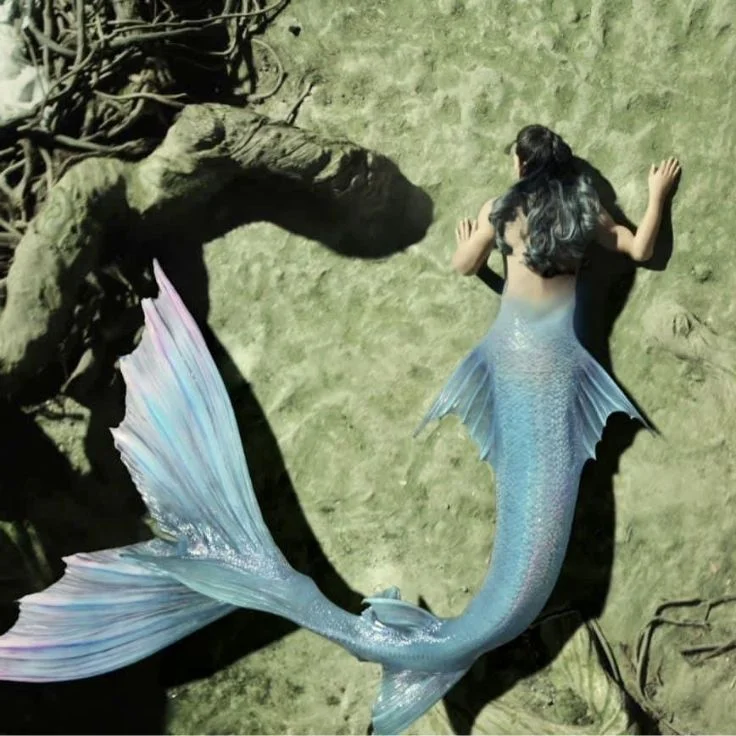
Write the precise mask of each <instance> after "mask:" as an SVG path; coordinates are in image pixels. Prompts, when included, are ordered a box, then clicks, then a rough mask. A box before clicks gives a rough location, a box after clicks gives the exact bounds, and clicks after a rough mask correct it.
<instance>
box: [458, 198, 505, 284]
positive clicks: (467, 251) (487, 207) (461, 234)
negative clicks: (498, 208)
mask: <svg viewBox="0 0 736 736" xmlns="http://www.w3.org/2000/svg"><path fill="white" fill-rule="evenodd" d="M493 202H494V200H492V199H491V200H489V201H488V202H486V203H485V204H484V205H483V206H482V207H481V208H480V212H479V213H478V219H477V220H476V221H475V222H471V221H470V220H469V219H468V218H465V219H464V220H460V222H459V223H458V226H457V229H456V230H455V239H456V240H457V249H456V250H455V253H454V255H453V256H452V267H453V268H454V269H455V270H456V271H458V272H459V273H461V274H463V275H464V276H472V275H474V274H476V273H478V270H479V269H480V267H481V266H482V265H483V264H484V263H485V262H486V261H487V260H488V256H489V255H490V253H491V250H492V249H493V243H494V240H495V238H496V233H495V230H494V229H493V225H491V221H490V219H489V218H490V215H491V209H492V208H493Z"/></svg>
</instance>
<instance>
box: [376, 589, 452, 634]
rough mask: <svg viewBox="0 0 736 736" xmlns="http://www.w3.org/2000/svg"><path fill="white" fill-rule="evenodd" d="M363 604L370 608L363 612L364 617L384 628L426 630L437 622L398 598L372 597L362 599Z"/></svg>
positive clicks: (434, 617)
mask: <svg viewBox="0 0 736 736" xmlns="http://www.w3.org/2000/svg"><path fill="white" fill-rule="evenodd" d="M390 592H391V591H390ZM363 603H367V604H368V605H369V606H370V607H369V608H368V609H367V610H366V611H363V613H364V614H365V615H366V617H368V618H373V619H375V620H376V621H379V622H380V623H382V624H385V625H386V626H394V627H396V628H399V629H427V628H428V627H434V626H435V625H436V624H437V622H438V619H437V617H436V616H434V615H433V614H431V613H429V612H428V611H425V610H424V609H423V608H420V607H419V606H415V605H414V604H413V603H408V602H407V601H402V600H399V599H398V598H393V597H383V596H372V597H370V598H364V599H363Z"/></svg>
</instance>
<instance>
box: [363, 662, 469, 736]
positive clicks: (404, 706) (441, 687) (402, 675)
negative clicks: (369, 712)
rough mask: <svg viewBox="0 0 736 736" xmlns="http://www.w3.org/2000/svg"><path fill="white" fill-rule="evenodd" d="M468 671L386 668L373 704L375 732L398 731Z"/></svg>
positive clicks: (419, 714) (429, 706)
mask: <svg viewBox="0 0 736 736" xmlns="http://www.w3.org/2000/svg"><path fill="white" fill-rule="evenodd" d="M466 672H467V670H466V669H464V670H460V671H459V672H418V671H415V670H395V669H393V668H391V667H384V668H383V680H382V682H381V692H380V694H379V696H378V700H377V701H376V703H375V705H374V706H373V733H375V734H398V733H401V732H402V731H405V730H406V729H407V728H408V727H409V726H411V724H412V723H414V721H416V720H417V719H418V718H421V716H423V715H424V714H425V713H426V712H427V711H428V710H429V709H430V708H431V707H432V706H433V705H434V704H435V703H437V702H438V701H439V700H440V698H442V697H443V696H444V695H445V693H447V691H448V690H449V689H450V688H451V687H452V686H453V685H454V684H455V683H456V682H457V681H458V680H459V679H460V678H461V677H462V676H463V675H464V674H465V673H466Z"/></svg>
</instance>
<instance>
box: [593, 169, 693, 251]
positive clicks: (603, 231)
mask: <svg viewBox="0 0 736 736" xmlns="http://www.w3.org/2000/svg"><path fill="white" fill-rule="evenodd" d="M679 173H680V163H679V162H678V160H677V159H675V158H670V159H668V160H666V161H662V163H661V164H660V166H659V168H657V167H656V166H654V165H652V167H651V169H650V170H649V202H648V204H647V210H646V212H645V213H644V217H643V218H642V221H641V224H640V225H639V227H638V228H637V231H636V235H634V233H633V232H631V230H629V228H627V227H625V226H624V225H617V224H616V223H615V222H614V221H613V218H612V217H611V215H610V214H608V212H606V210H604V209H601V216H600V219H599V220H598V227H597V229H596V240H597V241H598V242H599V243H600V244H601V245H602V246H603V247H604V248H608V249H609V250H615V251H618V252H619V253H626V255H628V256H629V257H630V258H632V259H633V260H634V261H637V262H638V263H643V262H644V261H648V260H649V259H650V258H651V257H652V255H653V254H654V244H655V243H656V241H657V235H658V234H659V226H660V223H661V222H662V211H663V209H664V204H665V202H666V200H667V195H668V194H669V192H670V190H671V189H672V186H673V184H674V183H675V180H676V179H677V176H678V175H679Z"/></svg>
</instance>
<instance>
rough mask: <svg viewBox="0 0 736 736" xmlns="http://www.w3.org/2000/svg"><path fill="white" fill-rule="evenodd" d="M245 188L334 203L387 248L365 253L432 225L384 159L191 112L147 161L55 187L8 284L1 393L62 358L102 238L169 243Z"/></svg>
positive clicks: (218, 112)
mask: <svg viewBox="0 0 736 736" xmlns="http://www.w3.org/2000/svg"><path fill="white" fill-rule="evenodd" d="M238 181H243V182H247V181H253V182H256V183H257V188H260V189H263V187H265V186H267V185H268V182H272V183H273V182H274V181H280V182H286V183H287V184H288V186H290V187H293V188H296V190H298V191H303V192H308V193H309V195H310V196H314V197H315V198H316V199H317V200H318V201H321V202H325V203H327V204H328V205H329V206H330V207H331V208H332V211H336V212H338V213H339V214H340V217H341V218H342V221H343V235H344V236H345V237H346V238H348V239H352V240H353V241H354V242H355V243H364V244H365V243H368V242H370V243H379V244H381V247H380V248H377V249H374V251H373V252H371V253H368V252H363V253H362V255H373V256H380V255H387V254H388V252H391V251H392V250H398V249H399V248H400V247H405V246H406V245H409V244H410V243H411V242H415V241H416V240H417V239H419V238H420V237H421V236H422V235H423V233H424V231H425V230H426V227H427V226H428V224H429V220H430V219H431V203H430V201H429V198H428V197H427V196H426V195H424V194H423V192H421V190H419V189H418V188H417V187H414V186H413V185H412V184H410V183H409V182H408V181H407V180H406V179H405V178H404V177H403V176H402V175H401V173H400V172H399V170H398V168H397V167H396V166H395V165H394V164H393V163H392V162H391V161H389V160H388V159H386V158H385V157H383V156H380V155H377V154H374V153H371V152H369V151H367V150H365V149H363V148H361V147H359V146H357V145H355V144H353V143H350V142H349V141H344V140H343V141H341V140H325V139H323V138H321V137H320V136H318V135H314V134H311V133H308V132H306V131H304V130H301V129H299V128H296V127H293V126H291V125H288V124H286V123H282V122H274V121H272V120H270V119H268V118H266V117H263V116H261V115H258V114H256V113H254V112H252V111H251V110H248V109H239V108H233V107H229V106H225V105H191V106H188V107H186V108H185V109H184V110H183V111H182V113H181V114H180V116H179V118H178V119H177V121H176V122H175V123H174V125H173V126H172V127H171V128H170V129H169V132H168V134H167V135H166V138H165V139H164V141H163V142H162V143H161V145H160V146H159V147H158V148H157V149H156V150H155V151H154V152H153V153H151V154H150V155H149V156H148V157H147V158H145V159H143V160H141V161H139V162H137V163H126V162H122V161H119V160H115V159H109V158H104V159H100V158H90V159H86V160H84V161H81V162H80V163H78V164H77V165H76V166H74V167H73V168H71V169H70V170H69V171H68V172H67V173H66V174H65V175H64V176H63V177H62V178H61V179H60V180H59V181H58V182H57V183H56V185H55V186H54V187H53V188H52V190H51V192H50V194H49V197H48V200H47V203H46V205H45V206H44V207H43V208H42V209H41V210H40V211H39V213H38V214H37V216H36V217H35V218H34V219H33V220H32V222H31V224H30V226H29V228H28V230H27V232H26V233H25V234H24V236H23V238H22V239H21V241H20V242H19V244H18V246H17V249H16V251H15V255H14V259H13V263H12V266H11V268H10V271H9V273H8V276H7V280H6V284H5V286H6V293H7V298H6V303H5V307H4V309H3V311H2V313H1V314H0V391H1V392H2V393H5V394H6V395H7V394H13V393H14V392H15V391H17V390H18V389H20V388H21V387H22V386H23V385H24V384H25V383H27V382H28V381H29V379H32V378H33V377H34V376H36V375H37V374H38V373H39V372H40V371H41V370H42V369H43V368H44V366H46V365H47V364H48V363H49V362H50V361H53V360H54V359H56V358H58V353H59V345H60V344H61V343H62V342H63V340H64V337H65V335H66V334H67V332H68V330H69V328H70V322H71V321H72V317H73V311H74V308H75V304H76V301H77V297H78V293H79V288H80V286H81V285H82V284H83V282H84V280H85V279H86V278H87V277H88V275H89V274H90V272H91V271H93V270H94V269H95V268H96V267H98V266H99V265H100V259H101V257H102V256H101V253H102V249H101V246H102V244H103V243H104V242H105V241H107V240H108V239H110V238H113V237H117V238H118V239H119V238H120V234H121V233H123V234H127V235H128V238H129V239H130V240H131V241H135V242H136V243H138V242H146V241H147V240H148V241H150V240H153V239H156V238H159V239H162V238H166V235H167V232H169V231H170V229H171V228H172V227H174V225H175V224H176V226H178V227H181V223H182V222H196V221H197V220H198V219H199V220H202V219H203V218H204V219H206V217H207V214H205V209H204V208H205V205H207V204H208V203H211V202H212V200H213V198H215V199H216V198H218V196H222V195H224V193H225V190H228V189H229V188H231V187H233V186H235V185H236V184H237V182H238ZM208 214H209V213H208ZM251 219H252V218H251ZM398 241H400V242H398Z"/></svg>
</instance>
